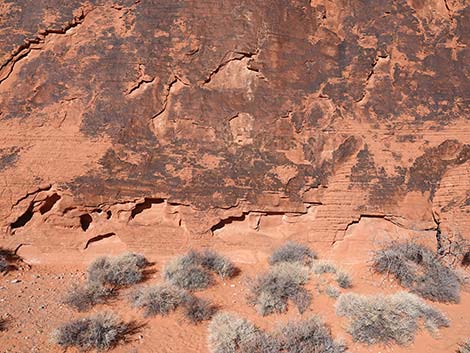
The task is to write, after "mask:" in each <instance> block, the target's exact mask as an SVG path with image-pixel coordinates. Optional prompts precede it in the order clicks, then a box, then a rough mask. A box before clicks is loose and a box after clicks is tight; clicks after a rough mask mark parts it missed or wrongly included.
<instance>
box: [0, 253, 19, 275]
mask: <svg viewBox="0 0 470 353" xmlns="http://www.w3.org/2000/svg"><path fill="white" fill-rule="evenodd" d="M20 261H21V258H20V257H19V256H18V255H16V252H15V251H13V250H10V249H5V248H2V247H0V273H2V272H5V273H6V272H8V271H11V270H14V269H16V268H17V267H16V264H17V263H18V262H20Z"/></svg>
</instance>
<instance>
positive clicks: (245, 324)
mask: <svg viewBox="0 0 470 353" xmlns="http://www.w3.org/2000/svg"><path fill="white" fill-rule="evenodd" d="M258 332H259V329H258V328H256V327H255V325H253V324H252V323H251V322H249V321H247V320H245V319H242V318H240V317H239V316H238V315H236V314H232V313H227V312H222V313H218V314H216V315H215V316H214V317H213V318H212V320H211V322H210V323H209V337H208V342H209V349H210V351H211V352H212V353H240V352H242V351H241V350H240V347H241V346H243V345H244V344H245V343H244V342H247V341H251V340H253V339H254V338H253V337H254V336H255V335H257V334H258Z"/></svg>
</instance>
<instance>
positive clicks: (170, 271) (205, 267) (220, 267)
mask: <svg viewBox="0 0 470 353" xmlns="http://www.w3.org/2000/svg"><path fill="white" fill-rule="evenodd" d="M211 272H213V273H216V274H218V275H219V276H220V277H222V278H230V277H233V276H234V275H235V274H236V272H237V270H236V268H235V266H234V264H233V263H232V262H231V261H230V260H228V259H227V258H225V257H223V256H221V255H219V254H217V253H216V252H214V251H211V250H206V251H203V252H198V251H194V250H191V251H190V252H188V253H187V254H185V255H182V256H178V257H176V258H174V259H172V260H171V261H170V262H169V263H168V264H167V265H166V266H165V269H164V277H165V279H166V280H167V281H169V282H171V283H172V284H174V285H175V286H178V287H180V288H183V289H187V290H198V289H204V288H207V287H209V286H210V285H211V284H212V283H213V278H212V275H211Z"/></svg>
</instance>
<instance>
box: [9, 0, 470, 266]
mask: <svg viewBox="0 0 470 353" xmlns="http://www.w3.org/2000/svg"><path fill="white" fill-rule="evenodd" d="M0 23H2V25H1V26H0V43H1V44H2V45H0V195H1V198H0V225H1V229H2V236H1V239H0V242H1V245H2V246H7V247H10V248H14V249H17V250H18V253H19V254H20V255H22V256H23V257H24V258H25V259H27V260H29V261H30V262H47V261H54V259H56V260H57V259H58V257H57V254H58V253H60V254H65V255H67V256H66V257H64V256H61V257H60V258H59V260H60V261H65V260H66V259H68V260H69V261H73V262H75V261H81V260H82V259H85V258H87V254H94V255H96V253H100V252H110V251H121V250H123V249H132V250H140V251H145V252H152V253H155V254H165V255H168V254H171V253H173V252H175V251H178V250H181V249H182V248H186V247H188V246H189V245H192V246H203V245H205V244H209V243H217V242H225V243H230V242H231V241H235V240H234V239H237V241H238V244H243V243H244V242H246V247H247V248H248V247H251V248H252V249H253V245H256V246H260V247H261V248H262V247H263V244H269V242H270V241H273V240H276V239H286V238H289V237H293V238H296V239H299V240H304V241H310V242H315V241H318V242H324V243H325V244H330V245H331V244H334V243H335V242H338V241H341V240H342V239H343V237H344V235H345V233H346V231H347V230H348V227H349V226H350V225H352V224H355V223H358V222H361V219H363V218H364V217H366V218H370V217H372V218H382V219H383V220H382V221H383V222H391V223H393V224H395V225H398V226H399V227H401V228H402V229H406V231H407V232H409V233H414V232H423V234H427V236H429V237H434V234H435V233H436V231H437V229H439V230H440V231H441V233H442V234H443V235H444V236H447V237H450V238H454V237H459V236H463V237H465V236H467V237H468V234H469V229H470V217H469V213H470V48H469V44H470V5H469V4H468V2H467V1H465V0H434V1H422V0H409V1H405V0H398V1H391V0H377V1H373V2H370V1H365V0H353V1H348V2H345V1H340V0H323V1H322V0H312V1H303V0H295V1H281V0H280V1H274V2H273V1H258V0H246V1H235V0H226V1H203V0H199V1H189V0H177V1H175V0H158V1H157V0H153V1H150V0H146V1H138V0H136V1H129V0H121V1H107V0H91V1H81V0H76V1H61V2H57V1H49V0H36V1H34V2H33V1H29V0H14V1H13V0H3V1H0ZM365 229H367V227H366V228H365ZM407 234H408V233H407ZM258 250H259V248H256V249H253V251H258ZM248 258H249V256H248V257H247V261H249V259H248Z"/></svg>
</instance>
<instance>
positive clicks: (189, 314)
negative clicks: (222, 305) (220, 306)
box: [183, 295, 217, 324]
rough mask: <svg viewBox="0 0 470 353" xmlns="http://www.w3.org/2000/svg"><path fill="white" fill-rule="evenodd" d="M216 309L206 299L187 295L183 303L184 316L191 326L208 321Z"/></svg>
mask: <svg viewBox="0 0 470 353" xmlns="http://www.w3.org/2000/svg"><path fill="white" fill-rule="evenodd" d="M216 310H217V308H216V307H215V306H214V305H213V304H212V303H211V302H210V301H209V300H206V299H202V298H198V297H195V296H194V295H187V296H186V297H185V300H184V302H183V313H184V316H185V317H186V318H187V319H188V320H189V321H190V322H192V323H193V324H197V323H200V322H202V321H205V320H209V319H210V318H211V317H212V316H213V315H214V314H215V312H216Z"/></svg>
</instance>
